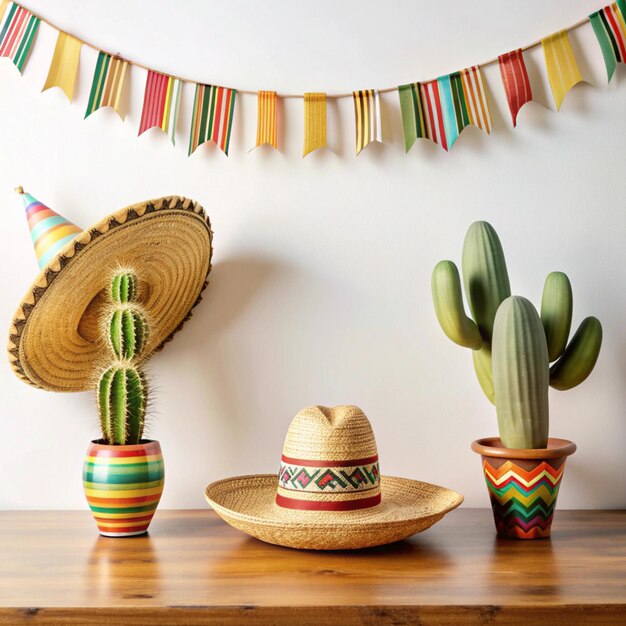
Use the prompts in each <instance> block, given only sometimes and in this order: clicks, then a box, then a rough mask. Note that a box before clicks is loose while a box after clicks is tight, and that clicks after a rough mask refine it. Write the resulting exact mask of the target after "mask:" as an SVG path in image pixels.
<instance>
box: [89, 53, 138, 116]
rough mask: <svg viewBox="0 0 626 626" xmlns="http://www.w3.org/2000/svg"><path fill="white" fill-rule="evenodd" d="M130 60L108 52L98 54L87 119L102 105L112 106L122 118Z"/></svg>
mask: <svg viewBox="0 0 626 626" xmlns="http://www.w3.org/2000/svg"><path fill="white" fill-rule="evenodd" d="M127 69H128V61H124V60H123V59H120V58H117V57H112V56H111V55H110V54H107V53H106V52H100V53H99V54H98V62H97V63H96V69H95V71H94V74H93V82H92V84H91V93H90V94H89V103H88V104H87V111H86V112H85V119H86V118H87V117H89V116H90V115H91V114H92V113H93V112H94V111H97V110H98V109H99V108H101V107H111V108H112V109H113V110H114V111H115V112H116V113H117V114H118V115H119V116H120V117H121V118H122V119H124V117H123V115H122V113H120V110H119V105H120V101H121V99H122V92H123V90H124V81H125V79H126V70H127Z"/></svg>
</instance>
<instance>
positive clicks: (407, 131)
mask: <svg viewBox="0 0 626 626" xmlns="http://www.w3.org/2000/svg"><path fill="white" fill-rule="evenodd" d="M398 95H399V96H400V114H401V115H402V130H403V132H404V150H405V152H408V151H409V150H410V149H411V147H412V146H413V144H414V143H415V140H416V139H418V138H419V139H422V138H425V137H426V120H425V119H424V109H423V107H422V98H421V96H420V84H419V83H410V84H408V85H400V86H399V87H398Z"/></svg>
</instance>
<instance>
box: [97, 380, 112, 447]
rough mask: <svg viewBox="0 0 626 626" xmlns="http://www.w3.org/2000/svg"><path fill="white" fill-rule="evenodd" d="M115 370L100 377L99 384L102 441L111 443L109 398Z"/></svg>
mask: <svg viewBox="0 0 626 626" xmlns="http://www.w3.org/2000/svg"><path fill="white" fill-rule="evenodd" d="M114 372H115V370H113V369H112V368H109V369H108V370H106V371H105V372H104V373H103V374H102V376H101V377H100V381H99V382H98V414H99V415H100V429H101V431H102V439H104V441H109V440H110V439H111V411H110V407H109V398H110V397H111V382H112V380H113V374H114Z"/></svg>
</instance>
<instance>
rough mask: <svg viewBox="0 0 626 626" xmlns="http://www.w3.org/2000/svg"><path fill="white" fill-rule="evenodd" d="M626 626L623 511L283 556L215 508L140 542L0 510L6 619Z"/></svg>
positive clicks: (448, 523)
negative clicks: (519, 532)
mask: <svg viewBox="0 0 626 626" xmlns="http://www.w3.org/2000/svg"><path fill="white" fill-rule="evenodd" d="M244 618H245V622H246V624H248V623H249V624H290V626H294V625H295V624H316V625H319V624H335V623H341V625H342V626H350V625H351V624H411V623H420V624H466V623H467V624H473V623H489V624H491V623H496V624H519V623H522V621H523V623H524V624H532V623H546V622H547V620H549V621H550V623H551V626H552V624H568V626H570V625H571V624H574V623H584V624H591V623H604V624H611V625H612V626H614V625H616V624H626V511H557V514H556V519H555V524H554V527H553V537H552V539H551V540H539V541H506V540H500V539H497V538H496V536H495V532H494V528H493V522H492V519H491V511H489V510H483V509H460V510H457V511H453V512H452V513H450V514H449V515H448V516H446V517H445V518H444V520H442V521H441V522H439V523H438V524H436V525H435V526H434V527H432V528H431V529H429V530H427V531H425V532H424V533H422V534H420V535H416V536H414V537H413V538H411V539H410V540H407V541H403V542H400V543H397V544H394V545H391V546H387V547H381V548H373V549H369V550H364V551H358V552H313V551H298V550H291V549H289V548H280V547H276V546H272V545H268V544H264V543H262V542H260V541H257V540H255V539H252V538H250V537H248V536H246V535H244V534H242V533H239V532H238V531H236V530H234V529H232V528H231V527H230V526H228V525H226V524H225V523H224V522H222V521H221V520H220V519H219V518H218V517H217V516H216V515H215V513H213V512H212V511H209V510H201V511H167V510H162V511H161V510H159V511H157V514H156V516H155V519H154V520H153V522H152V525H151V527H150V534H149V535H145V536H143V537H132V538H123V539H114V538H107V537H100V536H99V535H98V534H97V531H96V528H95V525H94V522H93V521H92V519H91V516H90V513H89V512H86V511H71V512H66V511H46V512H43V511H41V512H33V511H20V512H10V511H7V512H0V624H1V623H10V624H13V623H18V622H19V621H21V620H23V621H25V622H27V623H55V624H88V623H99V624H104V623H106V624H124V625H125V626H126V625H133V624H143V623H150V624H177V623H184V624H237V623H240V622H242V621H243V620H244Z"/></svg>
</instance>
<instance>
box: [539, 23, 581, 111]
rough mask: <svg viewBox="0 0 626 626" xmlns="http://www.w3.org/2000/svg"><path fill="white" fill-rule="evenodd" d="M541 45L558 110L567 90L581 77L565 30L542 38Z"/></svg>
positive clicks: (579, 80)
mask: <svg viewBox="0 0 626 626" xmlns="http://www.w3.org/2000/svg"><path fill="white" fill-rule="evenodd" d="M541 45H542V46H543V53H544V55H545V57H546V68H547V70H548V79H549V80H550V87H552V95H553V96H554V102H555V103H556V110H557V111H558V110H559V109H560V108H561V104H562V102H563V98H565V95H566V94H567V92H568V91H569V90H570V89H571V88H572V87H573V86H574V85H576V84H577V83H579V82H581V81H582V79H583V78H582V76H581V75H580V70H579V69H578V65H577V64H576V59H575V58H574V51H573V50H572V44H570V42H569V37H568V36H567V31H566V30H562V31H561V32H559V33H556V34H554V35H550V37H546V38H545V39H542V40H541Z"/></svg>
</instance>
